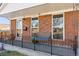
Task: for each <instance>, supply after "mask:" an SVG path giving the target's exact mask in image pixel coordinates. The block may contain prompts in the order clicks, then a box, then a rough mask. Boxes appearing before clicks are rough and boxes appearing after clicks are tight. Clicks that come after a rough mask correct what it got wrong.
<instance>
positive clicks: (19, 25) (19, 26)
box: [16, 19, 22, 37]
mask: <svg viewBox="0 0 79 59" xmlns="http://www.w3.org/2000/svg"><path fill="white" fill-rule="evenodd" d="M16 31H17V37H22V20H18V19H17V20H16Z"/></svg>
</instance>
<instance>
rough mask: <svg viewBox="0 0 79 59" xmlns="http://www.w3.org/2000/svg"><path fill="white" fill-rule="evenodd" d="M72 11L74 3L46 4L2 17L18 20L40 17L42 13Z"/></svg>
mask: <svg viewBox="0 0 79 59" xmlns="http://www.w3.org/2000/svg"><path fill="white" fill-rule="evenodd" d="M61 10H62V11H67V10H68V11H72V10H73V3H46V4H41V5H37V6H33V7H30V8H24V9H20V10H17V11H14V12H9V13H5V14H2V15H1V16H4V17H7V18H16V17H25V16H32V15H39V13H40V14H42V13H47V12H51V13H52V12H56V11H61Z"/></svg>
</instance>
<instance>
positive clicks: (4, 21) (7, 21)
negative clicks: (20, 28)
mask: <svg viewBox="0 0 79 59" xmlns="http://www.w3.org/2000/svg"><path fill="white" fill-rule="evenodd" d="M0 24H10V22H9V20H8V19H7V18H4V17H0Z"/></svg>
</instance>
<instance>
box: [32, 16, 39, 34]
mask: <svg viewBox="0 0 79 59" xmlns="http://www.w3.org/2000/svg"><path fill="white" fill-rule="evenodd" d="M32 18H38V24H39V16H35V17H31V34H32V28H33V27H32ZM38 32H39V26H38Z"/></svg>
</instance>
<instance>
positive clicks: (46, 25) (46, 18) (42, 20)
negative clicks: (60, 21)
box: [39, 14, 52, 32]
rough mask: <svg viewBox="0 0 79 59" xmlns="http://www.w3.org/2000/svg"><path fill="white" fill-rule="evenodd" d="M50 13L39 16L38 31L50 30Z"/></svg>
mask: <svg viewBox="0 0 79 59" xmlns="http://www.w3.org/2000/svg"><path fill="white" fill-rule="evenodd" d="M51 16H52V15H51V14H50V15H43V16H39V32H51V24H52V20H51Z"/></svg>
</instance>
